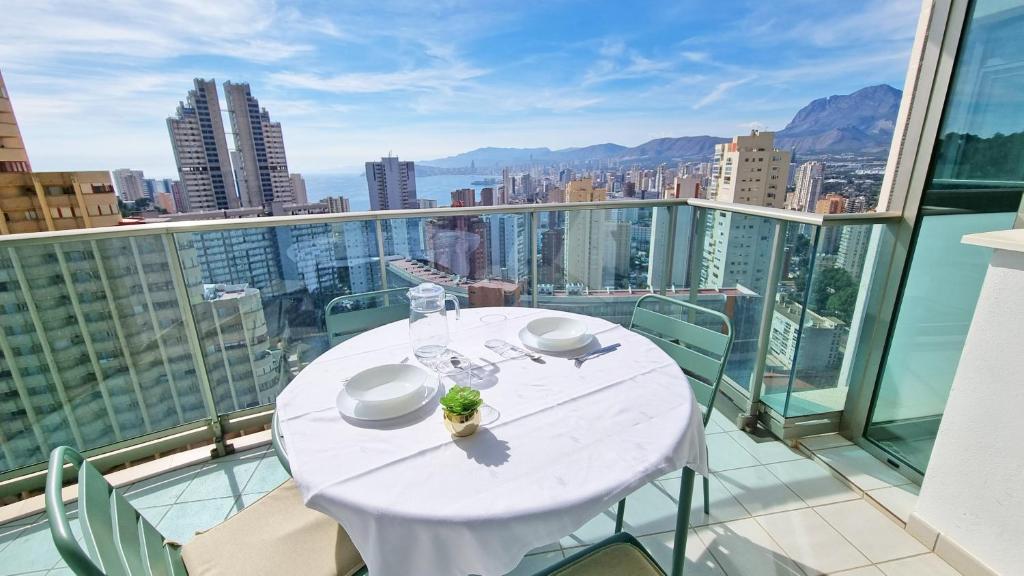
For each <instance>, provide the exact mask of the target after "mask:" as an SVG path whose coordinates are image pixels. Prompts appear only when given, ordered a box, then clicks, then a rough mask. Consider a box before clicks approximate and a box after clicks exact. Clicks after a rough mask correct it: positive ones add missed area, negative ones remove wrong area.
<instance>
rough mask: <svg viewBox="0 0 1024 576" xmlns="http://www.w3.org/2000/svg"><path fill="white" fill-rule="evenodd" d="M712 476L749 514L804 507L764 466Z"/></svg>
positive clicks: (754, 514) (798, 498) (802, 502)
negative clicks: (716, 478) (720, 482)
mask: <svg viewBox="0 0 1024 576" xmlns="http://www.w3.org/2000/svg"><path fill="white" fill-rule="evenodd" d="M715 476H717V477H718V479H719V480H721V481H722V484H724V485H725V488H726V489H727V490H729V492H730V493H731V494H732V495H733V496H734V497H735V498H736V499H737V500H739V501H740V504H742V505H743V507H744V508H746V509H747V512H750V514H751V515H752V516H756V515H758V514H774V513H775V512H785V511H787V510H796V509H798V508H806V507H807V503H806V502H804V501H803V500H801V499H800V497H799V496H797V495H796V494H795V493H794V492H793V491H792V490H790V489H789V488H787V487H786V485H785V484H783V483H782V481H781V480H779V479H778V478H776V477H775V475H774V474H772V473H771V472H769V471H768V469H767V468H765V467H764V466H754V467H752V468H740V469H738V470H729V471H727V472H719V473H717V474H716V475H715Z"/></svg>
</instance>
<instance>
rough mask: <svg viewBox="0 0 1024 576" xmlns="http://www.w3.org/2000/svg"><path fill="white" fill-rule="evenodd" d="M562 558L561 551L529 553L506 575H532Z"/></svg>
mask: <svg viewBox="0 0 1024 576" xmlns="http://www.w3.org/2000/svg"><path fill="white" fill-rule="evenodd" d="M562 558H563V556H562V551H561V550H558V551H553V552H544V553H542V554H531V555H529V556H527V557H525V558H523V561H522V562H520V563H519V565H518V566H516V567H515V570H512V571H511V572H509V573H508V574H507V575H506V576H532V575H533V574H536V573H537V572H538V571H540V570H542V569H544V568H547V567H548V566H550V565H552V564H554V563H555V562H558V561H559V560H561V559H562Z"/></svg>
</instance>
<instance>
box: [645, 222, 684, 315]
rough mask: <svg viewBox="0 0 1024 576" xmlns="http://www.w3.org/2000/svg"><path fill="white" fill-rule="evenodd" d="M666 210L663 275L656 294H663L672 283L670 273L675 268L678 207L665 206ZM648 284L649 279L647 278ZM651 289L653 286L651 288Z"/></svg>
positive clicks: (652, 240)
mask: <svg viewBox="0 0 1024 576" xmlns="http://www.w3.org/2000/svg"><path fill="white" fill-rule="evenodd" d="M651 210H657V208H651ZM666 210H668V239H667V242H668V244H666V246H665V264H664V270H665V273H664V274H662V276H661V286H660V287H658V293H659V294H661V295H663V296H664V294H665V288H666V287H667V286H668V285H669V284H671V283H672V272H673V268H674V267H675V259H676V223H677V222H678V219H679V207H678V206H667V207H666ZM655 241H656V239H655V238H651V242H652V243H654V242H655ZM648 282H650V279H649V278H648ZM652 288H653V286H652Z"/></svg>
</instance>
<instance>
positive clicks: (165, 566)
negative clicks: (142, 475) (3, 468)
mask: <svg viewBox="0 0 1024 576" xmlns="http://www.w3.org/2000/svg"><path fill="white" fill-rule="evenodd" d="M65 463H68V464H71V470H72V471H73V472H75V473H76V474H77V476H78V518H79V524H80V525H81V531H82V537H83V542H84V543H85V549H84V550H83V549H82V546H81V545H80V544H79V543H78V541H76V540H75V536H74V534H73V533H72V532H71V524H70V522H69V521H68V518H67V511H66V509H65V507H64V500H63V498H62V496H61V488H62V487H63V483H64V482H63V481H64V465H65ZM46 517H47V519H48V521H49V524H50V533H51V534H52V536H53V543H54V544H55V545H56V547H57V551H58V552H59V553H60V556H61V558H63V559H64V562H66V563H67V565H68V567H69V568H71V570H72V571H73V572H74V573H75V574H77V575H78V576H135V575H137V574H138V575H145V576H179V575H180V576H185V575H187V572H186V570H185V564H184V562H182V560H181V553H180V551H179V550H178V547H177V546H176V545H173V544H170V543H168V542H167V541H166V539H165V538H164V536H163V535H162V534H161V533H160V532H159V531H158V530H157V529H156V528H155V527H154V526H153V525H152V524H150V523H149V521H147V520H146V519H145V518H143V517H142V515H140V514H139V512H138V511H137V510H135V508H134V507H132V505H131V504H129V503H128V501H127V500H125V498H124V496H122V495H121V494H120V493H118V492H117V491H116V490H114V488H113V487H112V486H111V485H110V484H109V483H108V482H107V481H106V479H105V478H104V477H103V475H102V474H100V471H99V470H97V469H96V467H95V466H93V465H92V464H90V463H89V462H88V461H87V460H85V459H84V458H82V455H81V454H79V453H78V452H76V451H75V450H73V449H71V448H69V447H67V446H60V447H58V448H56V449H54V450H53V452H51V453H50V464H49V469H48V470H47V474H46Z"/></svg>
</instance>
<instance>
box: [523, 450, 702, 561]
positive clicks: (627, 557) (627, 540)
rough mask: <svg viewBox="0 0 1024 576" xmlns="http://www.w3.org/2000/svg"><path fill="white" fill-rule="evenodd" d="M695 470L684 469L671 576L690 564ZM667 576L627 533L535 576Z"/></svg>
mask: <svg viewBox="0 0 1024 576" xmlns="http://www.w3.org/2000/svg"><path fill="white" fill-rule="evenodd" d="M693 475H694V473H693V470H690V469H689V468H684V469H683V479H682V482H680V484H679V506H678V509H677V511H676V533H675V541H674V543H673V545H672V567H671V571H670V574H671V576H682V574H683V564H684V562H685V561H686V536H687V533H688V532H689V528H690V500H691V498H692V497H693ZM627 575H628V576H665V571H664V570H662V569H661V568H660V567H659V566H658V564H657V562H655V561H654V558H653V557H652V556H651V554H650V553H649V552H648V551H647V550H646V549H644V547H643V545H642V544H640V542H638V541H637V540H636V538H633V536H632V535H630V534H628V533H626V532H617V533H616V534H614V535H613V536H611V537H609V538H606V539H605V540H603V541H601V542H598V543H597V544H594V545H593V546H590V547H589V548H587V549H585V550H583V551H582V552H577V553H576V554H573V555H572V556H570V557H568V558H566V559H565V560H562V561H561V562H558V563H557V564H554V565H552V566H549V567H548V568H546V569H544V570H542V571H540V572H539V573H537V574H536V575H535V576H627Z"/></svg>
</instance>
